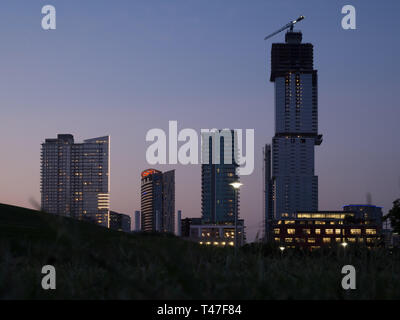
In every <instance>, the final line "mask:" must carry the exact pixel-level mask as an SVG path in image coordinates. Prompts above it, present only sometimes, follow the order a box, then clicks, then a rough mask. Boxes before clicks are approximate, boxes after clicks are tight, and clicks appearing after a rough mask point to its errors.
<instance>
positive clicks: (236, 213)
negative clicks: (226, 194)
mask: <svg viewBox="0 0 400 320" xmlns="http://www.w3.org/2000/svg"><path fill="white" fill-rule="evenodd" d="M229 185H231V186H232V187H233V189H234V191H235V253H236V250H237V249H236V247H237V216H238V205H237V202H238V201H237V193H238V191H239V188H240V187H241V186H242V185H243V183H240V182H239V181H236V182H232V183H230V184H229Z"/></svg>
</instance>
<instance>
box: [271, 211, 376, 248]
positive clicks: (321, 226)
mask: <svg viewBox="0 0 400 320" xmlns="http://www.w3.org/2000/svg"><path fill="white" fill-rule="evenodd" d="M380 235H381V230H380V227H379V225H378V224H373V223H371V221H369V220H367V221H365V220H363V219H357V218H356V213H355V212H354V211H316V212H296V213H295V214H294V215H293V216H292V217H290V218H283V219H280V220H277V221H275V223H274V225H273V228H272V240H273V241H274V242H275V243H278V244H279V245H280V246H284V247H288V248H295V247H307V248H310V249H316V248H320V247H322V246H334V245H337V244H339V243H343V242H346V243H349V244H351V243H357V244H365V245H367V246H375V245H378V244H379V243H380V239H381V236H380Z"/></svg>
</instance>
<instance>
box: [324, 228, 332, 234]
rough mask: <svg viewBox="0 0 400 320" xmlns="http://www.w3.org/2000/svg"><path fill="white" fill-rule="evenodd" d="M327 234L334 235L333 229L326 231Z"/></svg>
mask: <svg viewBox="0 0 400 320" xmlns="http://www.w3.org/2000/svg"><path fill="white" fill-rule="evenodd" d="M325 233H326V234H333V229H326V230H325Z"/></svg>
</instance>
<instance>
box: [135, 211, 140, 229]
mask: <svg viewBox="0 0 400 320" xmlns="http://www.w3.org/2000/svg"><path fill="white" fill-rule="evenodd" d="M134 230H135V232H139V231H140V211H135V229H134Z"/></svg>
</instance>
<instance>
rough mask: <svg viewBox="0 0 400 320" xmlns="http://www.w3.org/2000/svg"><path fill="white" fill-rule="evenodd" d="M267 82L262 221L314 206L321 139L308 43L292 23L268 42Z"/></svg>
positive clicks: (316, 92) (310, 49)
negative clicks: (269, 120) (269, 111)
mask: <svg viewBox="0 0 400 320" xmlns="http://www.w3.org/2000/svg"><path fill="white" fill-rule="evenodd" d="M292 25H293V24H292ZM289 26H290V24H289ZM270 81H271V82H273V83H274V87H275V136H274V137H273V139H272V148H271V147H270V146H267V147H266V149H265V150H266V152H265V153H264V155H265V158H264V170H265V171H264V172H265V221H266V222H267V221H268V219H269V218H270V217H271V215H273V217H274V218H275V219H280V218H281V217H290V216H291V215H292V214H293V213H294V212H296V211H317V210H318V177H317V176H316V175H315V166H314V146H316V145H320V144H321V143H322V135H319V134H318V81H317V70H315V69H314V63H313V45H312V44H311V43H302V33H301V32H299V31H293V28H292V27H291V29H290V30H289V31H288V32H287V33H286V35H285V43H273V44H272V50H271V75H270ZM269 148H271V149H272V152H268V150H269ZM271 156H272V161H271ZM269 172H271V175H269ZM270 199H272V201H269V200H270ZM271 212H273V213H271ZM266 227H267V226H266Z"/></svg>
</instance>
